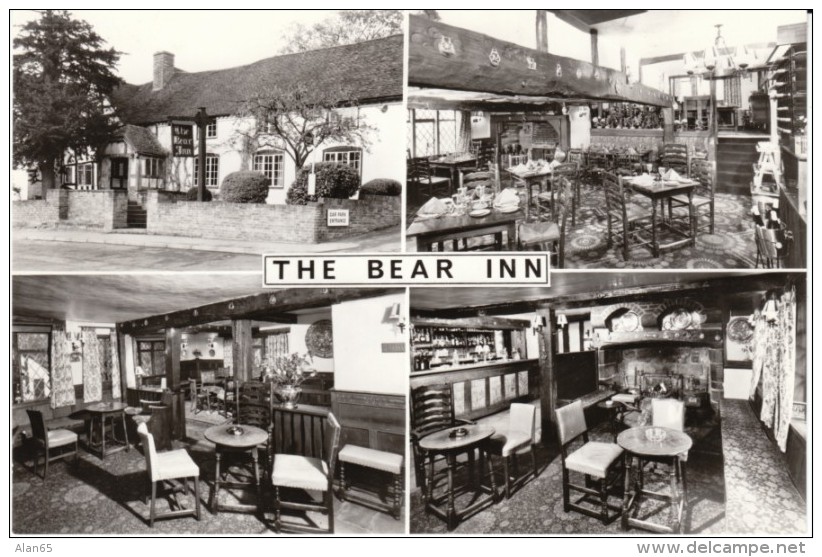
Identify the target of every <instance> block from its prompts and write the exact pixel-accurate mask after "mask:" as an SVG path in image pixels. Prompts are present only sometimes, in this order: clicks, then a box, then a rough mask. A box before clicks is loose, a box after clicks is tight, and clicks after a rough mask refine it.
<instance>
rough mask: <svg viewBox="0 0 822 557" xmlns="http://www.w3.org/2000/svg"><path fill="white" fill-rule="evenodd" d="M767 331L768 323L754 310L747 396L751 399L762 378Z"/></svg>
mask: <svg viewBox="0 0 822 557" xmlns="http://www.w3.org/2000/svg"><path fill="white" fill-rule="evenodd" d="M767 333H768V324H767V323H765V320H764V319H763V318H762V315H761V314H760V312H759V310H756V312H754V335H753V338H752V339H751V347H752V354H751V360H752V365H753V374H752V375H751V392H750V395H749V396H748V398H750V399H751V400H753V398H754V395H755V394H756V387H757V385H759V380H760V379H761V378H762V367H763V366H764V365H765V356H767V354H768V352H767V346H766V337H767Z"/></svg>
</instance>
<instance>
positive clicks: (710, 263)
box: [406, 184, 756, 269]
mask: <svg viewBox="0 0 822 557" xmlns="http://www.w3.org/2000/svg"><path fill="white" fill-rule="evenodd" d="M634 197H635V199H637V200H638V199H640V196H634ZM580 198H581V204H580V205H581V206H580V207H579V208H578V210H577V216H576V224H575V226H571V221H570V219H569V221H568V236H567V239H566V243H565V267H566V268H569V269H608V268H612V269H745V268H753V267H754V265H755V263H756V245H755V243H754V225H753V220H752V219H751V217H750V209H751V200H750V196H747V195H738V194H732V193H717V194H716V196H715V203H716V210H715V229H714V234H708V233H707V232H705V231H702V232H700V233H699V234H698V236H697V239H696V245H695V246H693V247H691V246H685V247H680V248H675V249H670V250H667V251H663V252H662V253H661V254H660V257H657V258H655V257H652V254H651V251H650V249H648V248H647V247H638V248H634V249H631V250H630V252H629V259H628V261H624V260H623V258H622V248H621V243H620V242H621V240H619V239H615V243H614V245H613V246H612V247H611V248H608V246H607V230H608V226H607V221H606V220H605V197H604V194H603V193H602V190H601V188H599V187H597V186H593V185H586V184H583V186H582V191H581V193H580ZM648 206H649V208H648V211H649V212H650V205H649V204H648ZM419 207H420V203H419V202H417V203H413V202H409V204H408V206H407V214H406V218H407V222H408V223H411V222H412V221H413V219H414V217H415V216H416V211H417V209H419ZM666 214H667V213H666ZM678 238H679V237H678V236H674V235H673V234H672V233H670V232H667V231H662V232H661V235H660V241H661V242H662V243H665V242H666V241H668V240H672V239H678ZM409 243H410V244H412V245H410V246H409V249H413V242H409Z"/></svg>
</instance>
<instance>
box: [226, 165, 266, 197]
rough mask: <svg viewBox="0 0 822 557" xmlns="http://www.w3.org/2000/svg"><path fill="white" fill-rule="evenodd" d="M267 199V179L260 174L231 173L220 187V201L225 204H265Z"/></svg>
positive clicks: (246, 172) (246, 171)
mask: <svg viewBox="0 0 822 557" xmlns="http://www.w3.org/2000/svg"><path fill="white" fill-rule="evenodd" d="M267 197H268V178H266V177H265V175H264V174H262V173H260V172H253V171H250V170H240V171H238V172H232V173H231V174H229V175H228V176H226V177H225V178H224V179H223V183H222V184H221V185H220V199H221V200H222V201H225V202H227V203H265V200H266V198H267Z"/></svg>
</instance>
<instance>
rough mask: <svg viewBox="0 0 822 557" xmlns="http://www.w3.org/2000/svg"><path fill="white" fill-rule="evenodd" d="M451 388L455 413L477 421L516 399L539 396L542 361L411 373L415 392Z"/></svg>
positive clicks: (506, 362) (530, 360)
mask: <svg viewBox="0 0 822 557" xmlns="http://www.w3.org/2000/svg"><path fill="white" fill-rule="evenodd" d="M443 384H446V385H451V386H452V389H453V393H454V413H455V415H456V416H457V417H459V418H466V419H472V420H473V419H476V418H480V417H483V416H487V415H489V414H493V413H494V412H498V411H500V410H503V409H505V408H507V407H508V405H510V403H511V402H512V401H514V400H522V399H532V398H538V397H539V359H536V358H533V359H523V360H495V361H491V362H477V363H471V364H465V365H459V366H440V367H438V368H434V369H429V370H425V371H415V372H413V373H411V389H416V388H418V387H424V386H428V385H443Z"/></svg>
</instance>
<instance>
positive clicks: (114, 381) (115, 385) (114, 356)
mask: <svg viewBox="0 0 822 557" xmlns="http://www.w3.org/2000/svg"><path fill="white" fill-rule="evenodd" d="M110 354H111V396H112V398H114V400H120V351H119V348H118V347H117V331H115V330H112V331H111V351H110Z"/></svg>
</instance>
